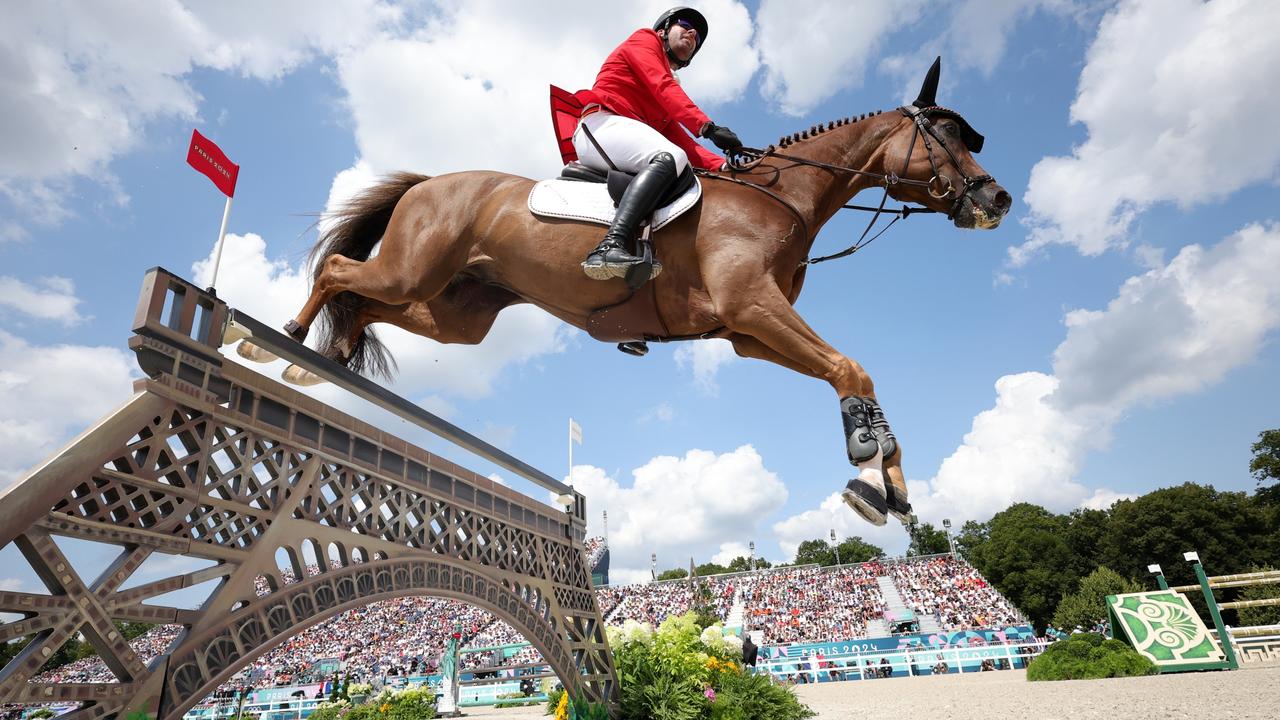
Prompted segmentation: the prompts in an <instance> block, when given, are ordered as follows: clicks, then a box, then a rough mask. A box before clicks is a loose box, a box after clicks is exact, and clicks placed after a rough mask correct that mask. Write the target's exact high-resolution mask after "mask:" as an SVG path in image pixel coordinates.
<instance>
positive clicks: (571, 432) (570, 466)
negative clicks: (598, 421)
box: [565, 418, 573, 487]
mask: <svg viewBox="0 0 1280 720" xmlns="http://www.w3.org/2000/svg"><path fill="white" fill-rule="evenodd" d="M565 484H566V485H569V486H570V487H572V486H573V418H569V479H568V481H567V482H566V483H565Z"/></svg>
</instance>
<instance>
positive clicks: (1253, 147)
mask: <svg viewBox="0 0 1280 720" xmlns="http://www.w3.org/2000/svg"><path fill="white" fill-rule="evenodd" d="M1264 27H1266V28H1274V27H1280V4H1277V3H1274V2H1269V0H1213V1H1212V2H1199V0H1146V1H1130V2H1124V3H1122V4H1121V5H1120V6H1119V7H1117V8H1115V9H1114V10H1112V11H1111V12H1109V13H1108V14H1107V15H1106V17H1105V18H1104V19H1103V20H1102V24H1101V26H1100V28H1099V30H1098V36H1097V38H1096V39H1095V41H1094V43H1093V45H1092V46H1091V47H1090V48H1089V51H1088V55H1087V62H1086V65H1085V68H1084V70H1083V71H1082V72H1081V74H1080V84H1079V87H1078V89H1077V94H1076V99H1075V102H1074V103H1073V104H1072V106H1071V120H1072V121H1073V122H1077V123H1081V124H1083V125H1084V126H1085V128H1086V129H1087V131H1088V139H1087V140H1085V142H1084V143H1082V144H1081V145H1079V146H1077V147H1075V148H1073V149H1072V152H1071V154H1070V155H1069V156H1057V157H1046V158H1044V159H1042V160H1041V161H1040V162H1038V163H1037V164H1036V166H1035V167H1034V168H1033V169H1032V172H1031V179H1030V183H1029V185H1028V188H1027V193H1026V196H1025V200H1026V202H1027V205H1028V206H1029V207H1030V209H1031V215H1030V216H1029V218H1028V224H1029V226H1030V228H1031V234H1030V239H1029V240H1028V241H1027V242H1026V243H1024V244H1023V245H1021V246H1019V247H1015V248H1010V260H1011V262H1012V263H1013V264H1014V265H1020V264H1023V263H1025V262H1027V261H1028V260H1029V259H1030V258H1031V257H1033V256H1034V254H1035V253H1036V252H1037V251H1038V250H1040V249H1041V248H1044V247H1045V246H1047V245H1049V244H1053V243H1062V244H1067V245H1071V246H1074V247H1075V248H1076V249H1077V250H1079V251H1080V252H1081V253H1083V254H1085V255H1097V254H1099V253H1102V252H1104V251H1106V250H1108V249H1110V248H1113V247H1117V246H1123V245H1124V244H1126V242H1127V240H1126V235H1125V232H1126V230H1127V229H1128V228H1129V226H1130V225H1131V224H1132V222H1133V221H1134V220H1135V219H1136V218H1137V217H1138V216H1139V215H1141V214H1142V213H1143V212H1144V211H1145V210H1146V209H1147V208H1149V207H1151V206H1152V205H1155V204H1157V203H1162V202H1173V203H1177V204H1178V205H1179V206H1184V207H1186V206H1191V205H1195V204H1198V203H1205V202H1213V201H1217V200H1221V199H1222V198H1224V197H1226V196H1228V195H1230V194H1231V193H1233V192H1235V191H1237V190H1239V189H1241V188H1243V187H1246V186H1249V185H1252V184H1255V183H1260V182H1269V181H1274V180H1275V179H1276V178H1277V177H1278V175H1277V168H1280V136H1277V135H1276V134H1275V133H1272V132H1267V131H1266V130H1264V129H1263V128H1262V127H1260V126H1259V124H1258V122H1259V121H1258V118H1266V117H1272V116H1275V115H1277V114H1280V95H1277V94H1276V93H1274V92H1272V91H1271V89H1272V88H1274V87H1275V86H1276V85H1277V84H1278V83H1280V71H1277V68H1280V44H1277V43H1275V42H1272V41H1271V38H1270V36H1269V35H1268V33H1265V32H1259V31H1258V28H1264Z"/></svg>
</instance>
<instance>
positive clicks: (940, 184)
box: [886, 105, 995, 220]
mask: <svg viewBox="0 0 1280 720" xmlns="http://www.w3.org/2000/svg"><path fill="white" fill-rule="evenodd" d="M898 111H899V112H901V113H902V114H903V115H905V116H907V117H909V118H911V121H912V122H914V123H915V125H916V129H915V133H914V134H913V135H912V136H911V149H914V148H915V145H916V138H921V139H922V140H924V149H925V151H926V152H927V153H929V169H930V170H932V171H933V176H932V177H930V178H929V183H928V186H927V189H928V191H929V195H930V196H931V197H933V198H934V199H935V200H942V199H944V198H946V197H947V196H948V195H951V194H953V193H955V187H954V186H953V185H952V183H951V179H950V178H947V177H945V176H943V175H941V174H940V173H939V172H938V163H937V161H936V160H935V159H934V156H933V143H931V142H929V138H933V139H934V140H937V141H938V145H939V146H940V147H941V148H942V149H943V150H944V151H945V152H946V153H947V158H949V159H950V160H951V164H952V165H953V166H954V167H955V169H956V172H958V173H960V177H961V179H962V180H963V182H964V185H963V186H962V187H961V188H960V192H959V193H955V196H956V199H955V202H953V203H952V204H951V209H950V210H948V211H947V219H948V220H954V219H955V216H956V213H958V212H960V206H961V205H962V204H963V203H964V200H965V198H966V197H968V196H969V193H971V192H973V191H974V190H977V189H978V188H980V187H982V186H983V185H984V184H986V183H989V182H995V178H993V177H991V176H990V175H979V176H977V177H969V176H968V175H966V174H965V172H964V169H963V168H961V167H960V161H959V160H957V159H956V156H955V153H954V152H952V151H951V146H949V145H947V141H946V139H945V138H943V137H940V136H939V135H938V131H937V130H935V129H934V127H933V122H932V121H930V119H929V115H930V114H931V113H939V114H943V115H951V114H952V113H951V111H950V110H944V109H942V108H939V107H936V106H935V107H927V108H923V109H922V108H917V107H916V106H914V105H906V106H903V107H900V108H898ZM911 149H908V150H907V161H906V163H905V164H904V165H903V173H906V168H907V167H909V166H910V165H911ZM944 183H945V185H944ZM934 188H938V190H937V191H935V189H934ZM886 190H887V187H886Z"/></svg>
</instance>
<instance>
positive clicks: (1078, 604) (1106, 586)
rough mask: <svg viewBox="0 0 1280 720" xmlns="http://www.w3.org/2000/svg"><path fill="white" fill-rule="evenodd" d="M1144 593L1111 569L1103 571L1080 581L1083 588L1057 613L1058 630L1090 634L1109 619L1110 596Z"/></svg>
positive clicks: (1072, 595) (1060, 604)
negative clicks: (1092, 629)
mask: <svg viewBox="0 0 1280 720" xmlns="http://www.w3.org/2000/svg"><path fill="white" fill-rule="evenodd" d="M1135 592H1142V586H1141V585H1139V584H1138V583H1137V582H1135V581H1134V580H1131V579H1129V578H1126V577H1124V576H1122V575H1120V574H1119V573H1117V572H1116V571H1114V570H1112V569H1111V568H1108V567H1099V568H1098V569H1096V570H1094V571H1093V572H1091V573H1089V574H1088V575H1086V576H1085V577H1084V578H1083V579H1081V580H1080V588H1079V589H1078V590H1076V591H1075V592H1073V593H1071V594H1069V595H1067V596H1065V597H1063V598H1062V600H1061V601H1060V602H1059V603H1058V609H1057V610H1055V611H1054V613H1053V624H1054V626H1055V627H1058V628H1061V629H1064V630H1068V631H1070V629H1071V628H1074V627H1077V626H1078V627H1082V628H1084V629H1086V630H1088V629H1089V628H1090V627H1092V626H1093V624H1094V623H1096V622H1098V621H1099V620H1103V619H1105V618H1106V617H1107V596H1108V595H1121V594H1124V593H1135Z"/></svg>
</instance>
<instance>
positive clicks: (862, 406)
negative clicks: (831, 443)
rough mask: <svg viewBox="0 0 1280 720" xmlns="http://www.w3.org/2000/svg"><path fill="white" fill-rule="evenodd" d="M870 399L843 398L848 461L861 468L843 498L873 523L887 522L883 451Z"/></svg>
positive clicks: (842, 410) (887, 511)
mask: <svg viewBox="0 0 1280 720" xmlns="http://www.w3.org/2000/svg"><path fill="white" fill-rule="evenodd" d="M873 403H874V401H870V400H869V399H868V398H861V397H856V396H852V397H847V398H844V399H842V400H841V401H840V419H841V420H842V421H844V434H845V439H846V442H847V445H848V449H849V462H851V463H853V464H854V465H856V466H857V467H858V477H856V478H854V479H852V480H850V481H849V482H848V484H847V485H845V489H844V492H843V493H841V497H842V498H843V499H844V502H845V504H846V505H848V506H849V507H851V508H853V511H854V512H856V513H858V514H859V515H861V516H862V518H863V519H864V520H866V521H867V522H869V523H871V524H872V525H884V523H885V519H886V518H887V516H888V513H889V504H888V500H887V492H886V491H885V482H884V472H883V462H884V452H883V451H882V449H881V447H880V443H879V442H878V441H877V439H876V435H875V431H874V430H873V429H872V425H871V418H872V410H871V407H872V404H873Z"/></svg>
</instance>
